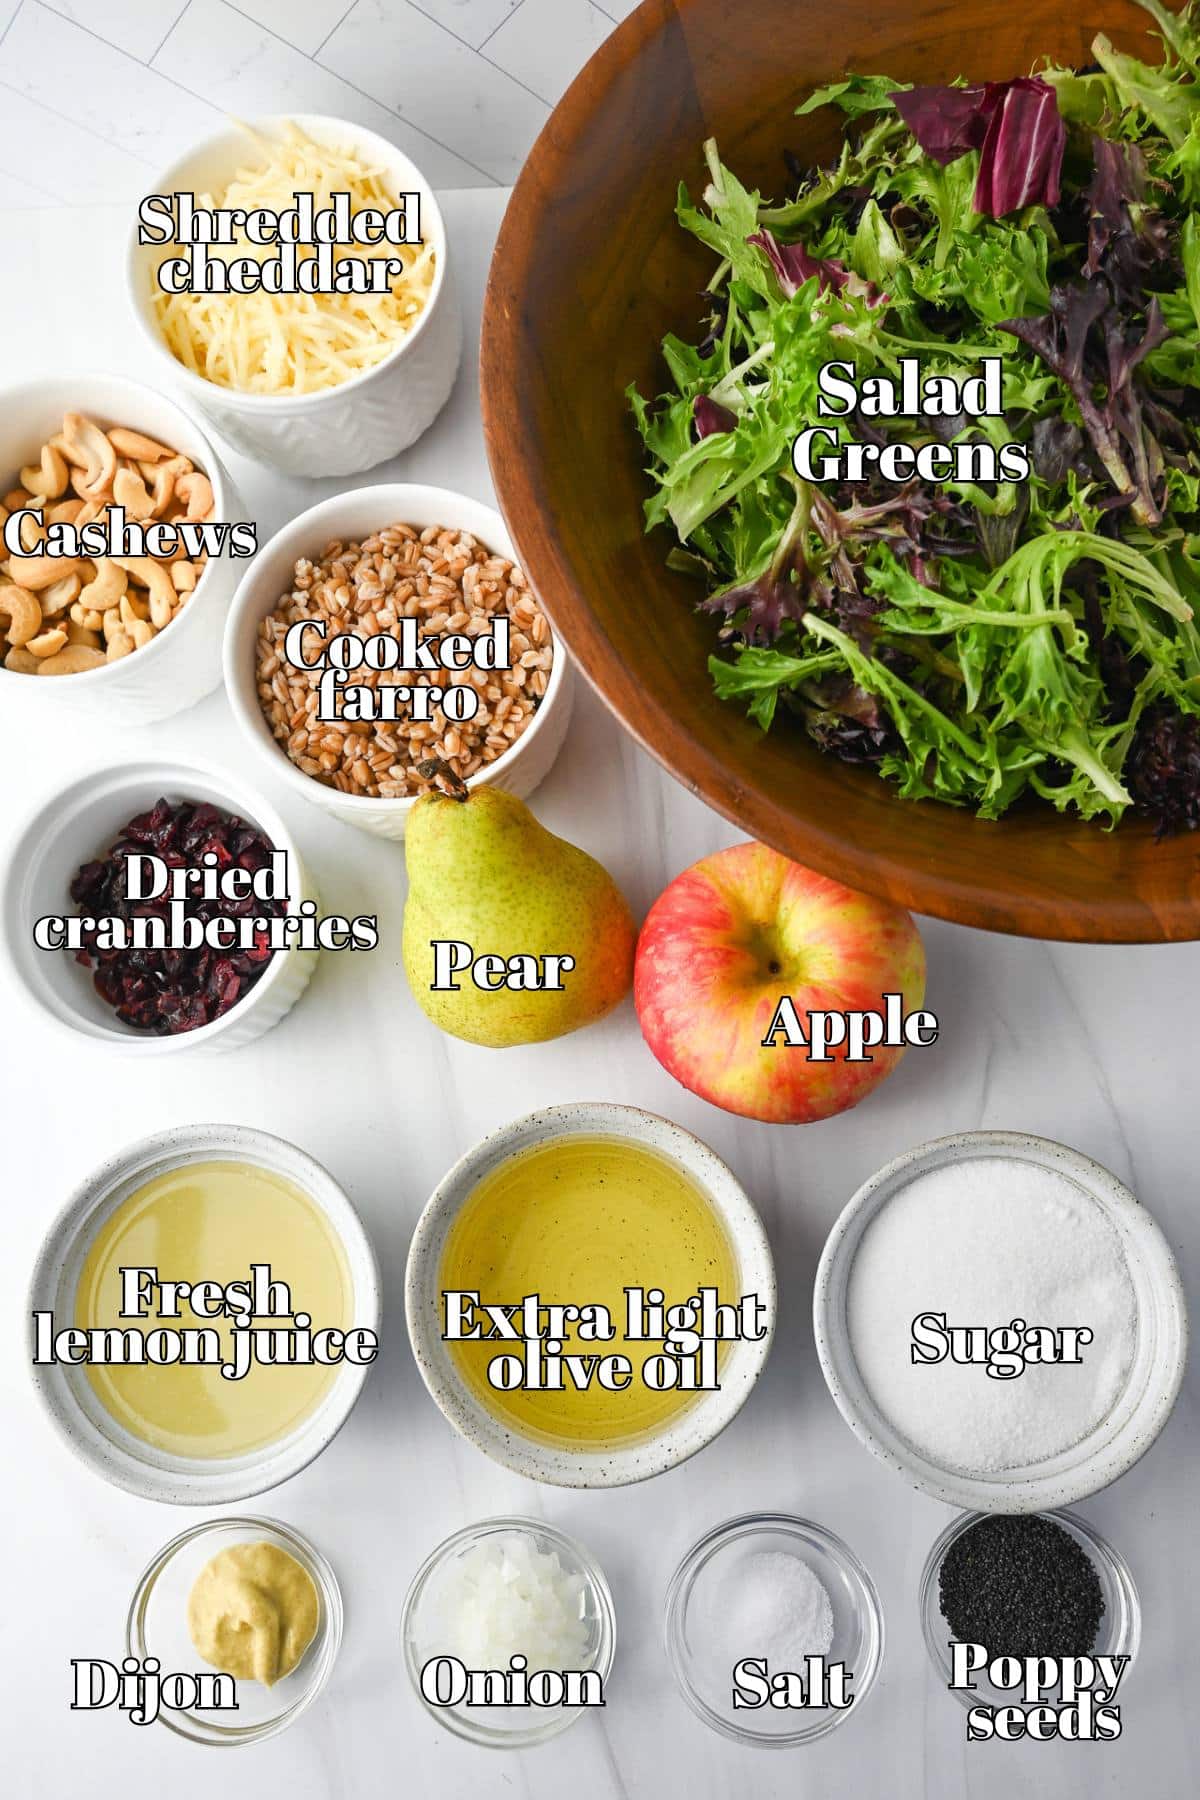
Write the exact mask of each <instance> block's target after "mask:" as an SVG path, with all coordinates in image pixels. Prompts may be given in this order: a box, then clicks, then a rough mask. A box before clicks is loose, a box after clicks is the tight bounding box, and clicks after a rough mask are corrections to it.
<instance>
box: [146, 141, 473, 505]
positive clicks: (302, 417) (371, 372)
mask: <svg viewBox="0 0 1200 1800" xmlns="http://www.w3.org/2000/svg"><path fill="white" fill-rule="evenodd" d="M250 124H251V125H252V127H253V129H254V130H255V131H256V132H258V133H259V134H260V135H261V136H264V137H270V136H276V137H278V136H279V135H281V133H282V131H283V130H284V128H285V127H286V126H288V125H297V126H299V128H300V130H301V131H303V132H305V133H306V134H307V135H308V136H309V137H310V138H312V140H313V141H314V143H317V144H324V145H328V146H330V147H331V148H333V149H337V150H339V151H349V152H356V153H359V154H361V155H362V156H363V157H364V158H365V159H366V160H367V161H369V162H371V163H373V164H375V165H376V166H377V167H379V168H381V169H383V170H385V171H386V173H387V176H388V178H389V180H390V183H391V186H392V189H393V191H394V192H395V193H397V194H399V193H419V194H420V196H421V234H422V238H423V239H424V241H425V242H427V243H428V242H432V244H433V247H434V252H435V255H436V258H437V265H436V272H435V277H434V283H433V288H432V290H431V292H430V294H429V298H428V299H427V300H426V302H425V309H424V311H423V312H422V313H421V315H420V317H419V318H418V320H417V322H416V324H415V325H414V326H413V328H412V330H411V331H410V332H409V333H408V335H407V337H404V338H402V339H400V341H399V342H398V343H397V345H396V347H395V349H394V350H392V352H391V353H390V355H388V356H386V357H385V358H384V360H383V361H382V362H380V363H377V364H376V365H375V367H374V368H373V369H366V370H364V371H363V373H362V374H361V375H355V376H353V377H352V378H351V380H349V381H344V382H342V383H341V384H340V385H339V386H338V387H335V388H328V389H325V390H323V391H321V392H320V393H315V394H298V395H291V394H244V393H239V392H238V391H237V390H236V389H233V388H227V387H221V386H219V385H218V384H217V383H216V382H212V381H206V380H205V379H204V377H203V376H201V375H196V374H194V373H193V372H192V371H191V370H190V369H186V368H185V367H184V366H183V364H182V363H181V362H179V361H178V360H177V358H176V357H174V356H173V355H172V353H171V351H170V350H169V349H168V348H167V345H166V343H165V341H164V339H163V336H162V333H161V332H160V330H159V328H158V322H157V319H156V317H155V313H154V304H153V302H154V285H153V283H154V270H155V267H156V265H157V262H158V261H159V259H160V258H161V256H162V254H163V248H162V246H161V245H153V244H147V245H142V244H139V243H138V225H137V221H136V220H135V221H134V226H133V230H132V233H131V235H130V242H129V252H128V259H127V262H126V282H127V286H128V290H129V299H130V304H131V305H132V307H133V311H134V316H135V317H136V319H137V321H138V323H139V325H140V326H141V328H142V332H143V335H144V336H145V339H146V341H147V344H148V345H149V348H150V353H151V355H152V356H153V358H154V362H155V365H156V367H157V368H158V370H159V373H160V374H162V375H165V376H166V378H167V379H168V380H170V381H171V382H173V383H174V384H175V385H176V386H177V387H178V388H180V389H181V390H182V391H183V392H184V393H186V395H187V397H188V400H189V402H190V403H191V404H192V405H194V406H197V407H199V408H200V410H201V412H203V414H204V415H205V417H206V418H207V419H208V420H209V422H210V423H211V425H212V426H213V428H214V429H215V430H216V431H219V432H220V433H221V435H222V436H223V437H225V438H227V439H228V440H229V442H230V443H231V444H232V445H233V446H234V448H235V449H236V450H240V451H241V452H242V453H243V455H245V456H252V457H254V458H255V460H256V461H258V462H262V463H267V464H268V465H269V466H270V467H272V468H274V469H278V470H280V471H281V472H282V473H283V474H285V475H354V474H358V473H359V472H360V471H361V470H363V469H370V468H372V467H374V465H375V464H376V463H379V462H383V461H384V459H385V458H386V457H389V456H395V455H396V454H397V453H398V452H399V451H401V450H407V448H408V446H409V445H410V444H414V443H415V442H416V441H417V439H418V438H419V437H420V436H421V434H422V433H423V432H424V431H426V430H427V429H428V428H429V426H430V425H431V424H432V423H433V421H434V419H435V418H436V417H437V415H438V413H439V412H441V410H442V408H443V406H444V405H445V404H446V401H447V400H448V399H449V398H450V390H451V389H452V388H453V386H454V378H455V376H456V374H457V373H458V364H459V360H460V357H461V355H462V319H461V315H460V312H459V305H458V296H457V292H456V289H455V285H454V273H453V270H452V268H451V266H450V256H449V249H448V245H447V242H446V228H445V225H444V223H443V221H442V215H441V211H440V209H439V207H438V203H437V201H436V199H435V198H434V194H433V189H432V188H431V187H430V185H429V183H428V182H427V181H426V179H425V177H424V176H423V175H422V174H421V171H420V170H419V169H418V168H417V166H416V164H415V163H413V162H410V161H409V159H408V157H407V156H405V155H404V153H403V151H401V150H398V149H397V148H396V146H395V145H394V144H391V143H389V142H388V140H387V139H386V138H382V137H379V136H378V135H377V134H376V133H375V132H373V131H367V130H366V129H365V128H364V127H363V126H361V125H352V124H351V123H350V122H349V121H348V120H345V119H333V118H328V117H326V116H325V115H324V114H321V113H291V114H287V115H283V114H279V115H272V116H269V117H266V118H260V119H254V120H251V121H250ZM252 160H253V149H252V146H251V145H250V144H249V141H248V139H247V137H246V133H245V131H244V130H240V129H238V128H237V127H236V126H234V125H230V126H229V127H228V128H227V129H226V130H224V131H220V132H217V133H216V135H215V136H213V137H210V138H206V139H205V140H204V141H203V143H200V144H197V145H195V146H194V148H193V149H191V150H189V151H188V153H187V155H186V156H183V157H181V158H180V159H179V161H178V162H175V163H173V164H172V165H171V167H170V168H169V169H167V170H166V172H165V173H164V174H162V175H160V176H159V177H158V178H157V180H155V181H154V182H153V183H152V184H151V186H150V188H149V189H148V192H150V193H155V194H173V193H193V194H195V193H214V194H215V193H219V192H221V191H222V190H223V189H224V187H225V186H226V185H227V184H228V182H229V180H230V179H231V177H232V176H233V175H234V174H235V173H236V172H237V170H238V169H240V168H244V167H245V166H246V164H247V163H248V162H250V161H252Z"/></svg>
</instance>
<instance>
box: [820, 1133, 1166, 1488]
mask: <svg viewBox="0 0 1200 1800" xmlns="http://www.w3.org/2000/svg"><path fill="white" fill-rule="evenodd" d="M982 1156H986V1157H1008V1158H1012V1159H1014V1160H1015V1161H1018V1162H1026V1163H1034V1164H1036V1165H1037V1166H1038V1167H1039V1168H1043V1169H1051V1170H1053V1171H1055V1172H1056V1173H1057V1174H1059V1175H1063V1176H1066V1177H1067V1179H1068V1180H1070V1181H1072V1182H1074V1184H1075V1185H1076V1186H1077V1187H1078V1188H1079V1189H1080V1191H1081V1193H1082V1194H1083V1195H1084V1196H1085V1197H1086V1198H1088V1199H1090V1200H1091V1201H1092V1202H1093V1203H1094V1204H1095V1205H1097V1206H1098V1207H1099V1208H1100V1209H1101V1211H1102V1212H1103V1213H1104V1215H1105V1217H1106V1218H1107V1219H1108V1221H1109V1223H1110V1224H1111V1225H1112V1226H1113V1227H1114V1229H1115V1230H1116V1232H1117V1235H1118V1236H1119V1238H1120V1240H1121V1246H1122V1248H1123V1250H1124V1252H1125V1258H1126V1265H1127V1268H1128V1272H1129V1278H1130V1281H1131V1283H1132V1285H1133V1291H1134V1299H1135V1303H1136V1308H1137V1344H1136V1347H1135V1350H1134V1356H1133V1363H1132V1366H1131V1368H1130V1371H1129V1377H1128V1380H1127V1381H1126V1384H1125V1388H1124V1391H1123V1392H1122V1394H1121V1397H1120V1399H1119V1400H1118V1402H1117V1404H1116V1405H1115V1406H1114V1407H1113V1408H1112V1410H1111V1412H1110V1413H1109V1415H1108V1417H1107V1418H1106V1419H1104V1420H1103V1422H1102V1423H1101V1424H1100V1425H1099V1426H1097V1427H1096V1429H1095V1430H1094V1431H1092V1432H1090V1433H1089V1434H1088V1435H1087V1436H1086V1437H1084V1438H1082V1439H1081V1440H1080V1441H1079V1443H1077V1444H1074V1445H1072V1446H1071V1448H1070V1449H1068V1450H1064V1451H1062V1452H1061V1453H1060V1454H1059V1455H1057V1456H1054V1457H1050V1458H1047V1459H1046V1460H1045V1461H1043V1462H1039V1463H1035V1464H1032V1465H1030V1466H1028V1467H1025V1468H1014V1469H1009V1470H1005V1471H1003V1472H1001V1473H991V1472H989V1473H987V1474H963V1473H959V1472H958V1471H956V1470H952V1469H946V1468H942V1467H941V1466H940V1465H939V1464H937V1463H935V1462H932V1461H931V1460H930V1459H929V1458H928V1457H926V1456H924V1455H922V1454H921V1453H920V1452H919V1451H918V1450H916V1449H914V1448H913V1446H912V1445H911V1444H909V1443H908V1442H907V1441H906V1440H905V1439H904V1438H903V1437H902V1436H901V1435H900V1433H899V1432H898V1431H897V1430H896V1429H895V1427H894V1426H893V1425H892V1424H891V1423H890V1421H889V1420H888V1419H887V1418H886V1417H885V1416H884V1414H883V1413H882V1412H881V1411H880V1410H879V1408H878V1407H877V1406H876V1405H875V1402H874V1400H873V1399H872V1397H871V1395H870V1393H869V1392H868V1390H867V1387H866V1384H865V1382H864V1381H863V1378H862V1376H861V1374H860V1372H859V1370H858V1367H857V1364H856V1362H855V1359H854V1354H853V1350H852V1347H851V1343H850V1333H849V1330H848V1327H847V1323H846V1295H847V1290H848V1286H849V1279H850V1270H851V1266H852V1264H853V1262H854V1258H855V1255H856V1254H857V1251H858V1246H859V1244H860V1243H861V1241H862V1237H863V1233H864V1232H865V1231H866V1229H867V1226H868V1225H869V1224H870V1223H871V1221H872V1219H874V1218H875V1216H876V1215H877V1214H878V1213H879V1212H880V1211H881V1210H882V1208H883V1207H884V1206H886V1205H887V1203H888V1201H889V1200H890V1199H891V1198H892V1196H893V1195H895V1194H897V1193H899V1192H900V1190H901V1189H902V1188H904V1187H907V1186H908V1184H909V1183H910V1182H911V1181H913V1180H915V1179H916V1177H917V1176H919V1175H923V1174H925V1173H927V1172H928V1171H929V1170H931V1169H937V1168H942V1167H944V1166H945V1165H946V1164H952V1163H957V1162H962V1161H965V1160H967V1159H969V1158H973V1157H982ZM930 1304H931V1305H933V1304H935V1299H934V1298H933V1297H931V1300H930ZM966 1322H967V1323H972V1324H974V1323H979V1324H985V1323H987V1324H997V1325H999V1324H1002V1323H1004V1321H1003V1320H999V1319H997V1320H987V1321H985V1320H979V1321H975V1320H971V1321H966ZM1046 1322H1047V1323H1053V1324H1068V1323H1070V1322H1071V1321H1069V1320H1050V1321H1046ZM813 1328H814V1331H815V1334H816V1341H817V1354H818V1356H819V1357H820V1359H821V1367H822V1369H823V1371H824V1374H825V1380H826V1382H827V1383H828V1386H829V1391H830V1393H831V1394H832V1395H833V1398H834V1400H835V1402H836V1403H837V1407H838V1410H839V1412H840V1413H841V1415H842V1417H843V1418H844V1419H845V1421H846V1423H847V1424H848V1425H849V1426H850V1428H851V1430H852V1431H853V1432H854V1433H855V1435H856V1436H857V1437H858V1438H860V1439H861V1440H862V1442H863V1443H864V1444H865V1445H866V1446H867V1448H868V1449H869V1450H870V1451H871V1452H872V1453H873V1454H874V1455H875V1456H878V1457H879V1458H880V1460H881V1461H882V1462H885V1463H887V1465H888V1467H889V1468H892V1469H895V1470H896V1471H897V1473H898V1474H900V1475H903V1476H904V1478H905V1480H906V1481H908V1482H910V1483H911V1484H912V1485H913V1487H916V1488H920V1489H921V1490H922V1492H924V1493H926V1494H932V1495H933V1496H934V1498H935V1499H938V1500H945V1501H948V1502H949V1504H950V1505H951V1506H962V1507H967V1508H973V1509H976V1510H978V1511H980V1512H1045V1511H1047V1510H1048V1509H1050V1508H1051V1507H1056V1506H1065V1505H1068V1504H1070V1503H1071V1502H1073V1501H1076V1500H1082V1499H1084V1498H1086V1496H1087V1495H1088V1494H1094V1493H1096V1492H1097V1490H1098V1489H1100V1488H1102V1487H1107V1486H1108V1484H1109V1482H1111V1481H1115V1480H1116V1479H1117V1477H1118V1475H1123V1474H1124V1473H1125V1471H1126V1470H1127V1469H1129V1468H1131V1467H1132V1465H1133V1464H1134V1463H1135V1462H1137V1460H1138V1458H1139V1457H1140V1456H1143V1455H1144V1454H1145V1452H1146V1451H1147V1450H1148V1449H1149V1448H1150V1446H1151V1444H1152V1443H1153V1442H1154V1440H1155V1438H1156V1437H1157V1436H1158V1434H1159V1432H1160V1431H1161V1430H1162V1428H1163V1426H1164V1425H1165V1424H1166V1422H1167V1419H1168V1417H1169V1416H1170V1412H1171V1408H1172V1407H1173V1406H1174V1404H1175V1399H1176V1396H1177V1395H1178V1393H1179V1388H1180V1383H1181V1382H1182V1380H1183V1372H1184V1366H1185V1364H1186V1361H1187V1338H1188V1331H1187V1309H1186V1303H1185V1300H1184V1293H1183V1284H1182V1282H1181V1280H1180V1276H1179V1269H1178V1267H1177V1265H1176V1262H1175V1258H1174V1257H1173V1256H1172V1254H1171V1250H1170V1247H1169V1246H1168V1244H1167V1241H1166V1239H1165V1238H1164V1236H1163V1234H1162V1232H1161V1231H1160V1230H1159V1227H1158V1226H1157V1224H1156V1223H1155V1221H1154V1220H1153V1219H1152V1218H1151V1216H1150V1214H1149V1213H1148V1212H1147V1211H1146V1210H1145V1208H1144V1207H1142V1206H1141V1205H1139V1203H1138V1201H1137V1199H1136V1198H1135V1196H1134V1195H1133V1194H1131V1193H1130V1191H1129V1189H1128V1188H1127V1187H1125V1186H1124V1184H1123V1183H1122V1182H1120V1181H1118V1180H1117V1178H1116V1176H1115V1175H1112V1174H1110V1173H1109V1171H1108V1170H1107V1169H1105V1168H1103V1167H1101V1165H1100V1164H1099V1163H1096V1162H1093V1161H1092V1160H1091V1158H1090V1157H1087V1156H1083V1155H1081V1154H1080V1152H1079V1151H1078V1150H1072V1149H1070V1148H1068V1146H1067V1145H1065V1144H1056V1143H1054V1142H1053V1141H1052V1140H1051V1139H1049V1138H1039V1137H1029V1136H1027V1135H1026V1134H1025V1133H1023V1132H1019V1131H964V1132H959V1133H956V1134H955V1135H954V1136H953V1137H945V1138H937V1139H935V1140H934V1141H932V1142H931V1143H928V1144H919V1145H918V1146H917V1148H916V1149H915V1150H909V1151H906V1152H905V1154H904V1155H903V1156H898V1157H897V1158H896V1159H895V1161H894V1162H890V1163H888V1165H887V1167H886V1168H883V1169H881V1170H880V1171H879V1173H878V1174H877V1175H872V1177H871V1179H870V1180H869V1181H866V1182H864V1183H863V1185H862V1187H860V1188H859V1190H858V1192H857V1193H856V1194H855V1195H854V1197H853V1199H852V1200H851V1201H850V1202H849V1204H848V1205H847V1206H846V1207H845V1209H844V1210H843V1212H842V1214H841V1216H840V1218H839V1219H838V1221H837V1223H836V1224H835V1225H834V1228H833V1230H832V1231H831V1232H830V1234H829V1237H828V1239H827V1240H826V1243H825V1249H824V1252H823V1253H822V1256H821V1261H820V1264H819V1265H818V1268H817V1279H816V1284H815V1287H814V1290H813Z"/></svg>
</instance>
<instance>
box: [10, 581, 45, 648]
mask: <svg viewBox="0 0 1200 1800" xmlns="http://www.w3.org/2000/svg"><path fill="white" fill-rule="evenodd" d="M5 604H6V605H7V606H8V610H9V615H10V616H9V625H8V641H9V643H10V644H15V645H19V644H27V643H28V642H29V640H30V638H32V637H36V636H37V634H38V632H39V631H40V630H41V628H42V609H41V607H40V606H39V605H38V603H37V601H36V600H35V599H34V597H33V595H32V594H27V593H25V592H24V590H23V589H22V588H13V590H12V592H11V593H8V594H6V596H5Z"/></svg>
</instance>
